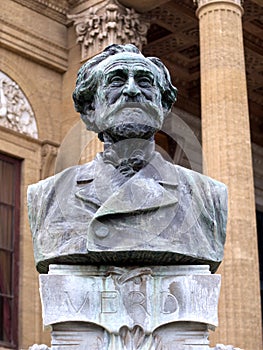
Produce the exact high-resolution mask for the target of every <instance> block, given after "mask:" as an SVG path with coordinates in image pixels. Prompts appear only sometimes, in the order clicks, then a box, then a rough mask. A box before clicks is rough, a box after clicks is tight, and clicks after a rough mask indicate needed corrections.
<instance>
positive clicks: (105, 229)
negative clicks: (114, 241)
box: [95, 226, 109, 238]
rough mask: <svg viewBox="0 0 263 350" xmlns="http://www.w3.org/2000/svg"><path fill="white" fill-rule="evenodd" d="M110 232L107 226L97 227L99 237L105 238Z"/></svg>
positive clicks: (96, 233)
mask: <svg viewBox="0 0 263 350" xmlns="http://www.w3.org/2000/svg"><path fill="white" fill-rule="evenodd" d="M108 234H109V229H108V227H106V226H98V227H96V228H95V235H96V236H97V237H98V238H105V237H107V236H108Z"/></svg>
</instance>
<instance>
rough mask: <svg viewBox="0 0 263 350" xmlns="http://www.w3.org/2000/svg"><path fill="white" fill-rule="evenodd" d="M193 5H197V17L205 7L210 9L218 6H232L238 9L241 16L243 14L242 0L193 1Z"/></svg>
mask: <svg viewBox="0 0 263 350" xmlns="http://www.w3.org/2000/svg"><path fill="white" fill-rule="evenodd" d="M193 2H194V4H195V5H197V10H196V15H197V16H199V13H200V10H201V9H203V8H205V7H207V8H208V7H210V5H211V6H214V7H217V6H220V7H225V6H234V7H236V8H238V9H239V10H240V11H241V14H243V12H244V10H243V7H242V5H243V2H244V0H193Z"/></svg>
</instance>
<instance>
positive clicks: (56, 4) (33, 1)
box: [13, 0, 68, 24]
mask: <svg viewBox="0 0 263 350" xmlns="http://www.w3.org/2000/svg"><path fill="white" fill-rule="evenodd" d="M13 1H15V2H16V3H18V4H21V5H23V6H26V7H27V8H29V9H30V10H33V11H36V12H38V13H41V14H42V15H44V16H47V17H49V18H51V19H53V20H55V21H57V22H59V23H62V24H66V21H67V18H66V13H67V12H68V1H67V0H60V1H57V0H13Z"/></svg>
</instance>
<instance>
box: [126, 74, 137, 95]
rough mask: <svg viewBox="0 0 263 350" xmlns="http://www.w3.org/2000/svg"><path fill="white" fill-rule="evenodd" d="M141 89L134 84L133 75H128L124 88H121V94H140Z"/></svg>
mask: <svg viewBox="0 0 263 350" xmlns="http://www.w3.org/2000/svg"><path fill="white" fill-rule="evenodd" d="M140 93H141V90H140V89H139V87H138V85H137V84H136V82H135V80H134V78H133V77H129V79H128V81H127V83H126V85H125V87H124V89H123V95H124V96H130V97H135V96H138V95H140Z"/></svg>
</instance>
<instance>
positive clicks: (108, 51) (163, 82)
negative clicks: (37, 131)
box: [72, 44, 177, 131]
mask: <svg viewBox="0 0 263 350" xmlns="http://www.w3.org/2000/svg"><path fill="white" fill-rule="evenodd" d="M122 52H131V53H135V54H138V55H141V56H142V58H144V59H146V60H149V61H151V62H152V63H153V64H154V65H155V66H157V68H158V70H159V71H160V73H161V79H158V82H157V84H158V87H159V89H160V91H161V94H162V106H163V108H164V109H165V111H166V112H167V113H168V112H169V111H170V109H171V107H172V105H173V103H174V102H175V101H176V97H177V89H176V87H175V86H173V85H172V83H171V79H170V74H169V72H168V70H167V68H166V67H165V65H164V64H163V63H162V62H161V60H159V59H158V58H156V57H145V56H143V55H142V53H141V52H140V51H139V49H138V48H137V47H136V46H134V45H132V44H127V45H116V44H113V45H110V46H108V47H106V48H105V50H104V51H102V53H100V54H98V55H96V56H94V57H93V58H91V59H90V60H88V61H87V62H86V63H84V65H83V66H82V67H81V68H80V70H79V72H78V76H77V81H76V88H75V90H74V92H73V95H72V97H73V100H74V105H75V110H76V111H77V112H79V113H81V118H82V119H83V121H84V122H85V123H86V125H87V126H89V127H88V129H90V130H93V131H97V130H96V128H95V129H94V128H93V126H92V122H93V120H92V119H93V118H92V117H91V114H92V111H94V105H93V100H94V95H95V93H96V90H97V85H98V82H99V80H100V76H99V72H98V71H97V70H96V67H97V65H98V64H99V63H101V62H102V61H104V60H105V59H107V58H108V57H110V56H112V55H116V54H118V53H122Z"/></svg>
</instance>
